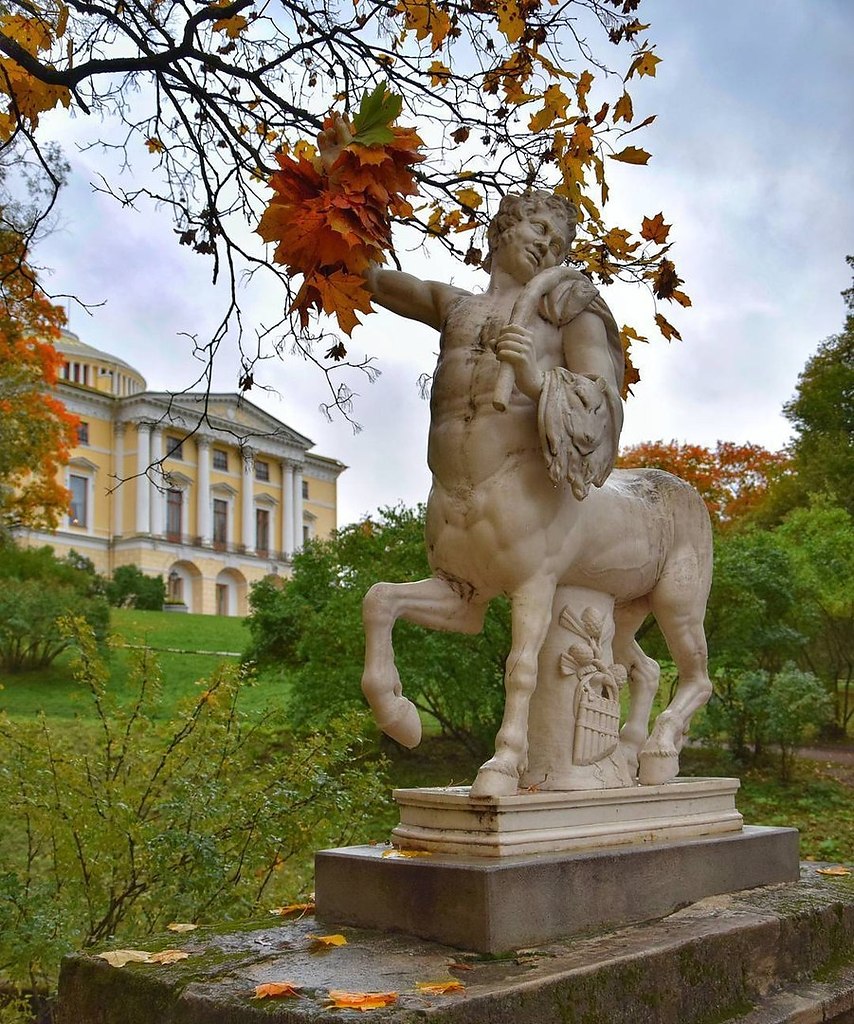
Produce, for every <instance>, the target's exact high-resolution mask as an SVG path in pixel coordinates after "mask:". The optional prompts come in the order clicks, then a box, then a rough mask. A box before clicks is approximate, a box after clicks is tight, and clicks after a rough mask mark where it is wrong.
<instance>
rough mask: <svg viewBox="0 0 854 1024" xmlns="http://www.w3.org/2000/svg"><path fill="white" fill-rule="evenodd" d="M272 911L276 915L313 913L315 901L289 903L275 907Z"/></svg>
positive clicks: (286, 915)
mask: <svg viewBox="0 0 854 1024" xmlns="http://www.w3.org/2000/svg"><path fill="white" fill-rule="evenodd" d="M270 913H271V914H274V915H275V916H276V917H288V916H289V915H290V914H300V915H302V914H313V913H314V903H289V904H288V905H287V906H286V907H273V909H272V910H271V911H270Z"/></svg>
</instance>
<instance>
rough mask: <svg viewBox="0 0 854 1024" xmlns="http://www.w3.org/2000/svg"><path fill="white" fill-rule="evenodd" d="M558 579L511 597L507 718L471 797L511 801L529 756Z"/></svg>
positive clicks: (528, 587)
mask: <svg viewBox="0 0 854 1024" xmlns="http://www.w3.org/2000/svg"><path fill="white" fill-rule="evenodd" d="M554 594H555V582H554V580H549V579H543V578H538V579H536V580H532V581H530V582H529V583H527V584H525V586H524V587H522V588H520V589H519V590H517V591H516V592H515V593H514V594H513V595H512V596H511V611H510V621H511V636H512V640H511V647H510V654H509V655H508V657H507V663H506V665H505V668H504V690H505V698H504V717H503V719H502V721H501V728H500V729H499V730H498V736H497V737H496V740H495V755H494V756H493V757H491V758H490V759H489V760H488V761H487V762H486V764H484V765H482V766H481V768H480V771H479V772H478V773H477V778H476V779H475V780H474V783H473V784H472V787H471V791H470V793H469V795H470V796H471V797H496V796H512V795H513V794H514V793H515V792H516V790H517V789H518V788H519V776H520V775H521V774H522V772H523V771H524V769H525V767H526V761H527V755H528V706H529V704H530V702H531V694H532V693H533V692H534V689H535V688H536V685H537V660H538V658H539V656H540V648H541V647H542V646H543V643H544V642H545V639H546V634H547V633H548V629H549V624H550V622H551V616H552V604H553V602H554Z"/></svg>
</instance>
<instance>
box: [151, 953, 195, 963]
mask: <svg viewBox="0 0 854 1024" xmlns="http://www.w3.org/2000/svg"><path fill="white" fill-rule="evenodd" d="M189 956H190V954H189V953H187V952H186V951H185V950H183V949H161V950H160V952H159V953H152V954H151V956H150V957H149V958H148V963H150V964H162V965H165V964H177V963H178V961H179V960H187V959H188V958H189Z"/></svg>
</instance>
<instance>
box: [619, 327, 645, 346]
mask: <svg viewBox="0 0 854 1024" xmlns="http://www.w3.org/2000/svg"><path fill="white" fill-rule="evenodd" d="M620 339H621V340H622V342H623V348H628V345H629V343H630V342H632V341H648V339H647V338H645V337H644V336H643V335H642V334H638V332H637V331H636V330H635V329H634V327H630V326H629V325H628V324H623V326H622V328H621V329H620Z"/></svg>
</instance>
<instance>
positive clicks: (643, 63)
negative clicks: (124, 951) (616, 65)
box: [626, 50, 661, 79]
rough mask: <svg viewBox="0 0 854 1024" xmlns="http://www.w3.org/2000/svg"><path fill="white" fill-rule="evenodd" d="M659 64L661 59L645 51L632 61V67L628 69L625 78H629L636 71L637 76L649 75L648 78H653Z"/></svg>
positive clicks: (649, 51)
mask: <svg viewBox="0 0 854 1024" xmlns="http://www.w3.org/2000/svg"><path fill="white" fill-rule="evenodd" d="M660 63H661V57H656V55H655V54H654V53H653V52H652V51H651V50H645V51H644V52H643V53H639V54H638V55H637V57H635V59H634V60H633V61H632V66H631V67H630V68H629V73H628V74H627V75H626V78H627V79H628V78H631V77H632V75H633V74H634V73H635V72H636V71H637V73H638V74H639V75H649V76H650V78H655V67H656V65H657V64H660Z"/></svg>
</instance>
